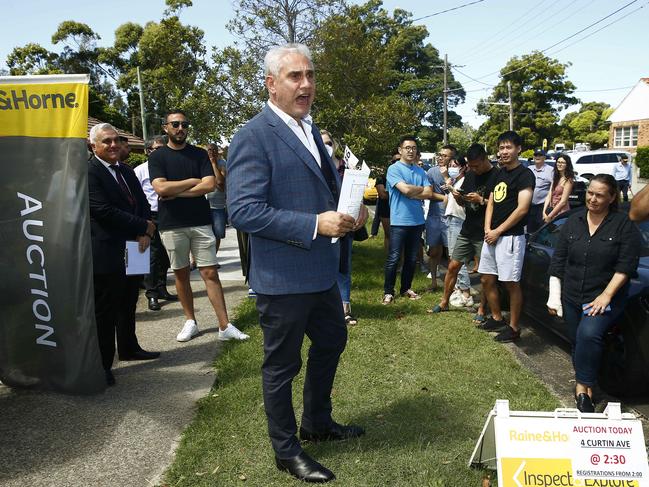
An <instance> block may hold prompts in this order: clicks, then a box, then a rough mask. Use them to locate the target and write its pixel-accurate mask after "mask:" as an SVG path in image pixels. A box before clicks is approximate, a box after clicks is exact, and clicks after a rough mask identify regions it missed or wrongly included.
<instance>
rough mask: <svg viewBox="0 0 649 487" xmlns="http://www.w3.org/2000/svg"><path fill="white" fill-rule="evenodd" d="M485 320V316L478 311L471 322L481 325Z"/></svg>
mask: <svg viewBox="0 0 649 487" xmlns="http://www.w3.org/2000/svg"><path fill="white" fill-rule="evenodd" d="M485 321H487V317H486V316H485V315H481V314H480V313H476V314H475V316H474V317H473V322H474V323H475V324H476V325H481V324H482V323H484V322H485Z"/></svg>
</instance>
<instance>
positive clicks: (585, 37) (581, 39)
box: [552, 2, 649, 56]
mask: <svg viewBox="0 0 649 487" xmlns="http://www.w3.org/2000/svg"><path fill="white" fill-rule="evenodd" d="M647 5H649V2H647V3H645V4H643V5H640V6H639V7H638V8H636V9H635V10H631V11H630V12H629V13H627V14H626V15H623V16H622V17H619V18H617V19H615V20H613V21H611V22H609V23H608V24H606V25H604V26H602V27H600V28H599V29H597V30H596V31H593V32H591V33H589V34H588V35H585V36H584V37H582V38H580V39H577V40H576V41H575V42H571V43H570V44H568V45H567V46H564V47H562V48H561V49H557V50H556V51H554V52H553V53H552V55H553V56H554V55H555V54H557V53H559V52H561V51H563V50H565V49H568V48H569V47H571V46H574V45H575V44H577V43H578V42H581V41H583V40H585V39H588V38H589V37H590V36H593V35H595V34H597V33H598V32H599V31H601V30H604V29H606V28H607V27H609V26H611V25H613V24H617V23H618V22H619V21H620V20H623V19H625V18H627V17H628V16H629V15H631V14H634V13H636V12H637V11H638V10H642V9H643V8H645V7H646V6H647Z"/></svg>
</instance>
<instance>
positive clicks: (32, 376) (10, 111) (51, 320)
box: [0, 75, 105, 394]
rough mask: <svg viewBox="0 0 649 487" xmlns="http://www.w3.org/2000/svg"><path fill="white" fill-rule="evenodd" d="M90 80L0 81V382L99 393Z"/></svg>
mask: <svg viewBox="0 0 649 487" xmlns="http://www.w3.org/2000/svg"><path fill="white" fill-rule="evenodd" d="M87 124H88V77H87V76H86V75H52V76H25V77H0V171H1V174H2V192H0V249H1V250H0V252H1V256H2V257H1V258H0V276H2V279H3V286H2V289H3V290H2V292H0V316H2V321H1V322H0V380H1V381H2V382H3V383H4V384H7V385H10V386H14V387H33V388H40V389H50V390H56V391H60V392H67V393H82V394H85V393H92V392H97V391H101V390H103V389H104V387H105V380H104V375H103V369H102V366H101V360H100V355H99V350H98V346H97V336H96V327H95V318H94V304H93V287H92V254H91V247H90V218H89V211H88V196H87V191H88V190H87V160H88V150H87V144H86V135H87Z"/></svg>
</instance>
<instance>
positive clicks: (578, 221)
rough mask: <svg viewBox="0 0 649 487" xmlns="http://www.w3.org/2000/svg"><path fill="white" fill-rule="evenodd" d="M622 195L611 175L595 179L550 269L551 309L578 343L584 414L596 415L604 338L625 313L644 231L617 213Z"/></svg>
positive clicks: (575, 351) (576, 357) (578, 389)
mask: <svg viewBox="0 0 649 487" xmlns="http://www.w3.org/2000/svg"><path fill="white" fill-rule="evenodd" d="M618 194H619V191H618V189H617V184H616V182H615V179H614V178H613V177H612V176H611V175H609V174H598V175H597V176H595V177H593V179H591V181H590V184H589V186H588V191H587V193H586V208H585V209H583V210H582V211H579V212H578V213H575V214H574V215H572V216H571V217H569V218H568V221H567V222H566V223H565V224H564V225H563V226H562V227H561V232H560V234H559V242H558V244H557V248H556V250H555V252H554V255H553V257H552V264H551V266H550V276H551V277H550V297H549V299H548V309H549V311H550V314H559V316H561V315H562V312H563V317H564V320H565V322H566V324H567V325H568V327H569V332H570V333H571V336H572V338H573V344H574V345H573V353H572V362H573V366H574V367H575V379H576V382H577V385H576V389H575V399H576V401H577V408H578V409H579V410H580V411H582V412H593V411H594V410H595V409H594V406H593V401H592V398H593V390H592V388H593V386H594V385H595V383H596V382H597V373H598V370H599V366H600V361H601V356H602V349H603V338H604V335H605V334H606V331H607V330H608V329H609V328H610V327H611V325H612V324H613V323H614V321H615V320H616V319H617V318H618V317H620V315H621V314H622V312H623V311H624V305H625V303H626V299H627V293H628V288H629V279H630V278H631V277H633V276H634V275H635V274H636V269H637V267H638V258H639V254H640V242H641V240H640V232H639V231H638V229H637V227H636V226H635V224H634V223H632V222H631V221H630V220H629V218H628V216H627V215H626V214H625V213H620V212H618V211H617V204H618ZM559 280H560V281H561V282H560V284H559ZM559 289H560V291H559ZM559 293H560V296H561V298H560V300H559V299H558V296H557V295H558V294H559Z"/></svg>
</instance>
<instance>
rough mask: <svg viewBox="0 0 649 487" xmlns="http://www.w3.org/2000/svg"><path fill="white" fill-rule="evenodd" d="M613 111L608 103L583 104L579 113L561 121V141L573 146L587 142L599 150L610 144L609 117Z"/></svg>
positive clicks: (573, 113)
mask: <svg viewBox="0 0 649 487" xmlns="http://www.w3.org/2000/svg"><path fill="white" fill-rule="evenodd" d="M611 113H613V109H612V108H611V106H610V105H609V104H608V103H601V102H588V103H583V104H582V105H581V107H580V108H579V111H577V112H571V113H568V114H566V116H565V117H564V118H563V120H562V121H561V126H560V133H559V138H558V139H559V141H560V142H563V143H565V144H566V145H568V146H571V145H573V144H575V143H577V142H587V143H589V144H590V146H591V148H593V149H599V148H600V147H603V146H604V145H605V144H607V143H608V134H609V127H610V125H611V123H610V122H608V121H607V119H608V117H610V116H611Z"/></svg>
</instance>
